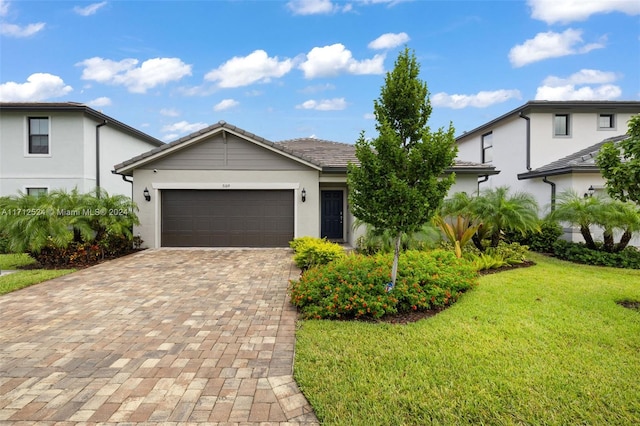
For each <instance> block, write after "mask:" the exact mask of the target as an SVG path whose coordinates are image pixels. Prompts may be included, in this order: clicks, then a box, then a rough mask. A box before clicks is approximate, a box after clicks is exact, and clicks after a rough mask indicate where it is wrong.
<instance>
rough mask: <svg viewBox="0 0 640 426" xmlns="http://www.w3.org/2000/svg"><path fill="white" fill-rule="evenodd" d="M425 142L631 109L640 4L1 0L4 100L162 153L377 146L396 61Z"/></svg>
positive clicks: (585, 0)
mask: <svg viewBox="0 0 640 426" xmlns="http://www.w3.org/2000/svg"><path fill="white" fill-rule="evenodd" d="M405 48H409V49H410V50H411V51H412V52H413V53H414V54H415V57H416V59H417V61H418V63H419V64H420V79H421V80H423V81H424V82H426V84H427V86H428V89H429V93H430V101H431V105H432V107H433V112H432V115H431V119H430V121H429V126H430V128H431V129H432V130H436V129H438V128H440V127H445V128H446V127H448V126H449V124H450V123H451V124H452V125H453V127H454V128H455V134H456V135H460V134H462V133H463V132H464V131H469V130H472V129H474V128H476V127H478V126H480V125H482V124H484V123H485V122H487V121H490V120H492V119H494V118H497V117H499V116H500V115H502V114H504V113H507V112H509V111H511V110H512V109H514V108H517V107H519V106H521V105H523V104H524V103H526V102H528V101H530V100H615V101H628V100H640V1H638V0H501V1H479V0H475V1H458V0H449V1H436V0H415V1H405V0H352V1H335V0H291V1H286V0H282V1H277V0H272V1H264V0H253V1H248V0H228V1H223V0H219V1H205V0H200V1H162V0H156V1H137V0H136V1H133V0H115V1H114V0H105V1H100V2H91V1H88V2H82V1H73V0H71V1H30V0H29V1H27V0H22V1H20V0H0V101H3V102H10V101H11V102H67V101H72V102H80V103H84V104H87V105H89V106H91V107H92V108H94V109H96V110H98V111H101V112H103V113H104V114H106V115H109V116H111V117H113V118H115V119H116V120H119V121H121V122H123V123H125V124H128V125H129V126H132V127H134V128H136V129H139V130H141V131H143V132H145V133H148V134H149V135H151V136H154V137H156V138H158V139H161V140H163V141H167V142H169V141H172V140H175V139H177V138H180V137H182V136H185V135H187V134H189V133H192V132H194V131H197V130H199V129H200V128H203V127H206V126H208V125H211V124H215V123H217V122H219V121H221V120H224V121H226V122H227V123H229V124H232V125H235V126H238V127H240V128H242V129H244V130H246V131H248V132H251V133H254V134H256V135H258V136H260V137H263V138H266V139H268V140H271V141H274V142H275V141H281V140H287V139H294V138H304V137H315V138H318V139H325V140H332V141H338V142H346V143H355V141H356V140H357V139H358V137H359V136H360V134H361V132H364V134H365V137H367V138H373V137H375V136H376V135H377V134H376V130H375V125H376V122H375V117H374V116H373V103H374V100H375V99H377V98H378V97H379V96H380V89H381V87H382V86H383V85H384V81H385V75H386V73H387V72H389V71H391V70H392V69H393V67H394V63H395V61H396V59H397V57H398V54H399V53H400V52H401V51H402V50H403V49H405Z"/></svg>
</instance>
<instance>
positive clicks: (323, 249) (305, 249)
mask: <svg viewBox="0 0 640 426" xmlns="http://www.w3.org/2000/svg"><path fill="white" fill-rule="evenodd" d="M289 246H290V247H291V248H293V251H294V252H295V255H294V256H293V261H294V262H295V264H296V266H297V267H298V268H300V269H302V270H303V271H304V270H306V269H309V268H310V267H312V266H316V265H326V264H327V263H329V262H331V261H332V260H335V259H338V258H340V257H342V256H344V249H343V248H342V247H341V246H340V245H338V244H335V243H332V242H330V241H327V240H326V239H322V238H314V237H301V238H296V239H295V240H293V241H291V242H290V243H289Z"/></svg>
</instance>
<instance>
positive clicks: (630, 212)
mask: <svg viewBox="0 0 640 426" xmlns="http://www.w3.org/2000/svg"><path fill="white" fill-rule="evenodd" d="M597 201H598V203H599V204H598V205H599V208H598V209H597V211H596V218H595V223H596V224H597V225H599V226H601V227H602V228H603V230H604V232H603V235H602V238H603V249H604V250H605V251H608V252H610V253H612V252H618V251H621V250H623V249H624V248H625V247H626V246H627V245H628V244H629V241H631V238H632V237H633V233H634V232H636V231H639V230H640V212H639V211H638V208H637V207H636V205H635V204H633V203H630V202H622V201H619V200H611V199H601V198H598V199H597ZM616 230H620V231H622V236H621V237H620V241H619V242H618V243H617V244H616V243H615V241H614V237H613V235H614V232H615V231H616Z"/></svg>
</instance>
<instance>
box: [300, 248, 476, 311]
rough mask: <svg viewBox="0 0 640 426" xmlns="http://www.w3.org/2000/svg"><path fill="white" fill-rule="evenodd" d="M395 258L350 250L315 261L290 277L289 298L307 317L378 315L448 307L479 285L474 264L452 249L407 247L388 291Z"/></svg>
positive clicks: (388, 255) (387, 254) (391, 255)
mask: <svg viewBox="0 0 640 426" xmlns="http://www.w3.org/2000/svg"><path fill="white" fill-rule="evenodd" d="M392 263H393V254H392V253H379V254H376V255H372V256H365V255H362V254H351V255H348V256H344V257H342V258H340V259H337V260H335V261H334V262H332V263H330V264H327V265H322V266H316V267H314V268H311V269H309V270H307V271H306V272H305V273H304V274H303V275H302V277H301V278H300V279H299V280H293V281H291V283H290V293H291V302H292V303H293V304H294V305H295V306H297V307H299V308H300V310H301V312H302V315H303V317H305V318H317V319H320V318H329V319H331V318H344V319H351V318H380V317H382V316H384V315H386V314H395V313H398V312H407V311H412V310H416V311H417V310H421V311H422V310H429V309H434V308H438V307H444V306H448V305H450V304H452V303H454V302H455V301H456V300H457V299H458V298H459V297H460V295H461V294H462V293H463V292H464V291H466V290H468V289H470V288H472V287H473V286H474V285H475V284H476V277H477V275H476V273H475V271H474V270H473V267H472V266H471V265H470V264H469V263H468V262H467V261H465V260H463V259H458V258H456V256H455V254H454V253H452V252H447V251H443V250H434V251H431V252H424V251H407V252H404V253H402V254H401V255H400V260H399V268H398V277H397V281H396V286H395V287H394V288H393V289H392V290H391V291H388V292H387V291H386V289H387V285H388V284H389V281H390V278H389V277H390V275H391V265H392Z"/></svg>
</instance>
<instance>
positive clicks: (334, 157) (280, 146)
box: [115, 121, 498, 174]
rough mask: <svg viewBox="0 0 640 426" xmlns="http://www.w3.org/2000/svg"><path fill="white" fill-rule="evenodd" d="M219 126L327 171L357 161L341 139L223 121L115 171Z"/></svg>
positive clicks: (478, 168) (462, 167)
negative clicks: (274, 133) (271, 133)
mask: <svg viewBox="0 0 640 426" xmlns="http://www.w3.org/2000/svg"><path fill="white" fill-rule="evenodd" d="M218 129H226V130H229V131H233V132H234V133H236V134H240V135H242V136H245V137H247V138H249V139H253V140H255V141H258V142H260V143H262V144H264V145H268V146H269V147H271V148H273V149H275V150H278V151H281V152H282V153H286V154H288V155H290V156H292V157H294V158H297V159H299V160H301V161H304V162H307V163H310V164H313V165H315V166H317V167H319V168H321V169H323V170H324V171H340V172H342V171H346V168H347V164H349V162H353V163H357V162H358V159H357V158H356V155H355V145H353V144H347V143H342V142H333V141H327V140H322V139H315V138H299V139H290V140H285V141H280V142H271V141H269V140H267V139H264V138H262V137H260V136H257V135H255V134H253V133H250V132H247V131H246V130H243V129H241V128H239V127H236V126H234V125H231V124H229V123H226V122H224V121H220V122H218V123H216V124H213V125H211V126H209V127H205V128H204V129H201V130H198V131H196V132H194V133H191V134H190V135H187V136H185V137H182V138H180V139H177V140H175V141H173V142H170V143H167V144H164V145H163V146H160V147H157V148H154V149H152V150H151V151H148V152H145V153H143V154H140V155H138V156H136V157H133V158H131V159H130V160H127V161H124V162H122V163H120V164H117V165H116V166H115V169H116V170H119V169H125V168H128V167H129V166H131V165H133V164H136V163H139V162H141V161H142V162H144V160H146V159H149V161H153V160H155V159H156V158H157V157H159V156H161V155H162V153H163V152H164V151H167V150H170V149H172V148H175V147H176V146H179V145H182V144H184V143H187V142H189V141H191V140H193V139H194V138H197V137H198V136H201V135H204V134H207V133H211V132H214V131H216V130H218ZM451 171H455V172H458V173H464V172H473V173H478V172H480V173H484V174H497V173H498V172H497V171H495V167H493V166H488V165H486V164H479V163H472V162H467V161H456V165H455V166H454V167H453V168H452V170H451Z"/></svg>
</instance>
